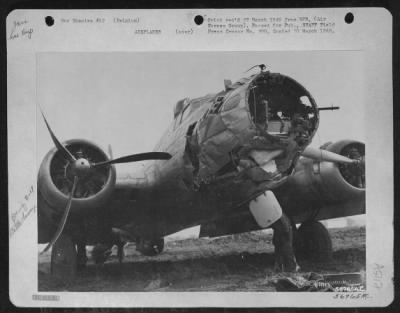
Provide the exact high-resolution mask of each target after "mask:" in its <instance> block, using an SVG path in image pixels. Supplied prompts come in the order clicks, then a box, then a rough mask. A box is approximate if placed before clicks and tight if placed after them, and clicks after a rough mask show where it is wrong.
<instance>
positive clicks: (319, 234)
mask: <svg viewBox="0 0 400 313" xmlns="http://www.w3.org/2000/svg"><path fill="white" fill-rule="evenodd" d="M294 234H295V236H294V249H295V253H296V258H297V259H298V260H300V261H311V262H329V261H331V260H332V239H331V237H330V235H329V232H328V230H327V229H326V227H325V226H324V225H322V223H320V222H318V221H309V222H304V223H302V224H301V226H300V227H299V228H298V229H297V230H296V231H295V232H294Z"/></svg>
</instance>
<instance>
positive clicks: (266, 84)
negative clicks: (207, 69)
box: [185, 72, 318, 207]
mask: <svg viewBox="0 0 400 313" xmlns="http://www.w3.org/2000/svg"><path fill="white" fill-rule="evenodd" d="M235 85H236V88H235V86H234V85H231V88H232V90H229V89H228V90H227V91H226V93H225V94H222V95H218V96H217V97H215V99H214V103H213V105H212V106H211V107H210V108H209V109H208V110H207V111H206V113H205V114H204V115H203V117H202V118H201V119H200V120H198V121H197V122H196V123H193V124H192V125H191V126H190V127H189V129H188V133H187V134H186V135H187V141H186V147H185V156H186V157H187V162H189V163H190V166H191V167H192V169H191V170H192V173H191V174H192V175H193V176H192V177H193V180H192V181H193V185H192V187H193V188H199V189H200V188H202V187H203V188H205V187H206V186H210V187H211V186H212V187H213V188H215V190H216V192H217V193H218V194H220V195H221V197H219V198H220V200H221V201H223V203H224V204H225V206H227V207H235V206H238V205H242V204H243V203H245V202H248V201H250V200H251V199H254V198H255V197H256V196H257V195H259V194H261V193H263V192H265V191H266V190H269V189H273V188H274V187H276V186H278V185H280V184H281V183H283V182H284V181H285V179H286V178H287V176H288V175H289V174H290V173H291V171H292V170H293V168H294V165H295V163H296V161H297V159H298V157H299V155H300V153H301V152H302V151H303V150H304V149H305V148H306V146H307V145H308V144H309V143H310V142H311V139H312V137H313V136H314V134H315V132H316V130H317V127H318V110H317V107H316V104H315V101H314V99H313V98H312V97H311V95H310V94H309V93H308V91H307V90H306V89H305V88H304V87H302V86H301V85H300V84H299V83H297V82H296V81H295V80H293V79H291V78H289V77H287V76H284V75H281V74H275V73H270V72H262V73H260V74H258V75H255V76H253V77H251V78H250V79H249V80H248V81H245V80H242V81H241V82H238V83H236V84H235ZM188 181H190V179H189V180H188Z"/></svg>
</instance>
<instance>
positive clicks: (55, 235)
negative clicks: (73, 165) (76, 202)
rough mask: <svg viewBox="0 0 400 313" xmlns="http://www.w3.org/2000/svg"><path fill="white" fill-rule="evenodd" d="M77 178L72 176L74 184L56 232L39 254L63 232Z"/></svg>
mask: <svg viewBox="0 0 400 313" xmlns="http://www.w3.org/2000/svg"><path fill="white" fill-rule="evenodd" d="M78 180H79V179H78V177H77V176H74V184H73V185H72V190H71V194H70V195H69V199H68V203H67V206H66V207H65V210H64V213H63V216H62V218H61V221H60V223H59V224H58V227H57V230H56V233H55V234H54V236H53V238H52V239H51V240H50V242H49V243H48V245H47V246H46V248H44V250H43V251H42V252H41V253H40V254H43V253H45V252H46V251H47V250H49V249H50V247H52V246H53V245H54V244H55V243H56V241H57V240H58V238H59V237H60V235H61V233H62V232H63V230H64V227H65V223H66V222H67V218H68V215H69V211H70V209H71V205H72V198H73V197H74V193H75V190H76V187H77V185H78Z"/></svg>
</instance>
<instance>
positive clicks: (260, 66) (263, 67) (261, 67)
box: [245, 64, 267, 73]
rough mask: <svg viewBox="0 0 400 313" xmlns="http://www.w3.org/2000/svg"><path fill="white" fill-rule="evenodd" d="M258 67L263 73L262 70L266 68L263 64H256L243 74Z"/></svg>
mask: <svg viewBox="0 0 400 313" xmlns="http://www.w3.org/2000/svg"><path fill="white" fill-rule="evenodd" d="M256 67H259V68H260V71H261V72H264V70H265V69H266V68H267V67H266V66H265V64H258V65H254V66H252V67H250V68H249V69H248V70H247V71H246V72H245V73H247V72H248V71H250V70H252V69H253V68H256Z"/></svg>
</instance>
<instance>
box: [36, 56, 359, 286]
mask: <svg viewBox="0 0 400 313" xmlns="http://www.w3.org/2000/svg"><path fill="white" fill-rule="evenodd" d="M37 66H38V68H37V73H38V74H37V75H38V77H37V97H38V98H37V103H38V105H39V106H40V107H39V106H38V116H37V120H38V124H37V125H38V126H37V127H38V129H37V142H38V146H37V153H38V157H37V161H38V162H39V163H38V164H37V165H38V168H39V171H38V182H37V184H38V243H39V251H38V252H39V253H40V255H39V267H38V275H39V280H38V282H39V286H38V287H39V290H42V291H57V290H68V291H296V290H297V291H334V290H338V289H340V288H341V289H343V290H345V289H348V290H349V291H350V290H351V291H356V290H358V291H361V290H364V289H365V219H364V214H365V189H366V179H365V163H364V161H365V144H364V141H365V132H364V127H365V125H364V118H363V116H364V114H365V112H364V109H363V94H364V84H363V78H362V75H361V73H362V70H363V66H364V64H363V55H362V53H360V52H268V53H265V52H216V53H207V52H203V53H200V52H197V53H196V52H194V53H167V52H160V53H44V54H39V55H38V56H37ZM343 78H346V79H343ZM349 80H350V81H352V84H351V85H350V84H348V81H349Z"/></svg>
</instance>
